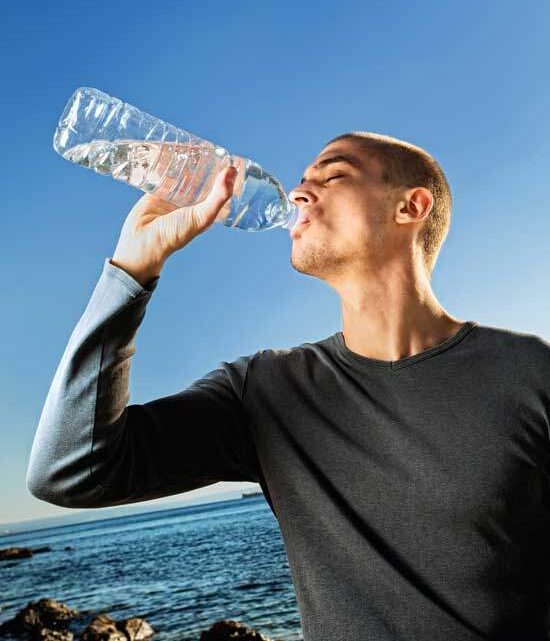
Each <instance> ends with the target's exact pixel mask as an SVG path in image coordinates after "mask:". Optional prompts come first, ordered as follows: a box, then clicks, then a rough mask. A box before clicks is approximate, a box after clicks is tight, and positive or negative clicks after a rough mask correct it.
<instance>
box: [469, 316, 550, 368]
mask: <svg viewBox="0 0 550 641" xmlns="http://www.w3.org/2000/svg"><path fill="white" fill-rule="evenodd" d="M476 330H477V331H476V334H475V342H477V344H478V345H479V347H480V348H483V350H488V351H489V352H490V353H491V354H492V355H493V356H494V357H495V358H499V359H500V360H501V361H502V364H503V365H504V364H505V363H509V364H510V365H511V366H519V367H532V366H534V367H540V368H548V370H549V373H550V342H549V341H548V340H547V339H546V338H544V337H543V336H539V335H538V334H535V333H531V332H523V331H519V330H514V329H510V328H506V327H496V326H491V325H478V326H477V327H476Z"/></svg>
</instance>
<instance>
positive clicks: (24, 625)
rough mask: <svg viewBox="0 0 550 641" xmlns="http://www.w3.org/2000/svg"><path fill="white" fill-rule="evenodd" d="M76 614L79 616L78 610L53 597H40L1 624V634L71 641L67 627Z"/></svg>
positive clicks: (33, 638)
mask: <svg viewBox="0 0 550 641" xmlns="http://www.w3.org/2000/svg"><path fill="white" fill-rule="evenodd" d="M76 616H78V612H77V611H76V610H72V609H71V608H69V607H68V606H66V605H65V604H63V603H59V602H58V601H54V600H53V599H40V600H39V601H34V602H32V603H29V604H27V606H26V607H24V608H23V609H22V610H20V611H19V612H18V613H17V614H16V615H15V617H14V618H13V619H10V620H9V621H5V622H4V623H3V624H2V625H0V636H2V635H3V634H9V635H12V636H16V637H25V638H29V639H32V640H33V641H34V640H35V639H36V640H37V641H38V640H39V639H42V640H46V639H48V641H49V640H50V639H51V640H52V641H53V640H54V639H55V640H57V641H71V639H72V633H69V631H68V630H67V627H68V623H69V622H70V621H71V620H72V619H73V618H74V617H76ZM54 633H60V634H57V635H56V634H54ZM61 633H63V634H61ZM66 633H69V634H66ZM69 635H70V638H69Z"/></svg>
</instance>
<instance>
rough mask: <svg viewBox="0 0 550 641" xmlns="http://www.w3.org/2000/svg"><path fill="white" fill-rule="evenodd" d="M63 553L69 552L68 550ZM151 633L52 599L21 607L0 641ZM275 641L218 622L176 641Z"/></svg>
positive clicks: (5, 556)
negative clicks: (197, 634) (3, 640)
mask: <svg viewBox="0 0 550 641" xmlns="http://www.w3.org/2000/svg"><path fill="white" fill-rule="evenodd" d="M65 549H72V548H71V547H70V546H68V547H66V548H65ZM49 551H51V548H49V547H47V546H46V547H41V548H34V549H33V548H22V547H11V548H5V549H3V550H0V561H13V562H14V564H15V563H17V561H18V560H20V559H24V558H29V557H31V556H33V554H39V553H42V552H49ZM154 635H155V630H154V629H153V627H152V626H151V625H150V624H149V623H148V622H147V621H146V620H145V619H142V618H140V617H130V618H127V619H120V620H115V619H113V618H112V617H111V616H110V615H109V614H108V613H107V612H91V611H80V612H79V611H77V610H75V609H73V608H70V607H69V606H68V605H66V604H64V603H60V602H58V601H56V600H54V599H50V598H43V599H39V600H38V601H32V602H30V603H28V604H27V605H26V606H25V607H23V608H22V609H21V610H20V611H19V612H18V613H17V614H16V615H15V617H13V618H12V619H9V620H8V621H4V623H2V624H0V639H5V640H6V641H9V640H14V641H15V640H21V641H77V640H78V641H144V640H146V639H147V640H149V639H150V640H151V641H154ZM236 640H238V641H276V640H275V639H271V638H269V637H266V636H264V635H262V634H260V633H259V632H257V631H256V630H254V629H253V628H250V627H248V626H246V625H244V624H243V623H241V622H240V621H233V620H228V619H221V620H220V621H216V622H215V623H214V624H213V625H212V626H211V627H210V628H209V629H208V630H204V631H203V632H201V635H200V637H199V639H198V640H197V639H191V638H188V637H185V638H181V639H180V641H236Z"/></svg>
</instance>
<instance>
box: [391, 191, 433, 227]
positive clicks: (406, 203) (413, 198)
mask: <svg viewBox="0 0 550 641" xmlns="http://www.w3.org/2000/svg"><path fill="white" fill-rule="evenodd" d="M433 203H434V199H433V195H432V192H431V191H430V190H429V189H426V188H425V187H414V188H413V189H409V190H408V191H406V192H405V193H404V194H403V197H402V199H400V200H399V203H398V212H397V215H396V217H395V220H396V222H398V223H411V222H415V223H420V222H422V221H423V220H425V219H426V218H427V217H428V214H429V213H430V211H431V210H432V208H433Z"/></svg>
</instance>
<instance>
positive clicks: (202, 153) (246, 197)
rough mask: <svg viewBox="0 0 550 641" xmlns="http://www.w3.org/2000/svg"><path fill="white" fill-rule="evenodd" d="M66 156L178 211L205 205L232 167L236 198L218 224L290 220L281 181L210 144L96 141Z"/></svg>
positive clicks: (257, 225)
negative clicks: (219, 178)
mask: <svg viewBox="0 0 550 641" xmlns="http://www.w3.org/2000/svg"><path fill="white" fill-rule="evenodd" d="M63 157H64V158H66V159H67V160H70V161H71V162H74V163H76V164H79V165H82V166H83V167H88V168H90V169H94V170H95V171H96V172H97V173H99V174H105V175H111V176H113V178H116V179H117V180H120V181H122V182H125V183H127V184H129V185H132V186H133V187H137V188H138V189H141V190H143V191H146V192H154V193H155V195H158V196H159V197H160V198H162V199H164V200H167V201H169V202H172V203H173V204H175V205H177V206H178V207H183V206H187V205H193V204H196V203H199V202H202V201H203V200H204V199H205V198H206V197H207V196H208V194H209V193H210V191H211V190H212V187H213V185H214V181H215V179H216V176H217V174H218V173H219V172H220V171H221V170H222V169H223V168H224V167H225V166H227V165H228V164H230V163H233V164H234V165H235V166H236V167H237V171H238V173H237V178H236V180H235V185H234V187H233V196H232V197H231V199H230V200H229V201H228V202H227V203H226V205H224V207H223V208H222V210H221V211H220V214H219V215H218V218H217V219H216V220H218V221H219V222H222V223H223V224H225V225H227V226H229V227H239V228H241V229H248V230H251V231H257V230H260V229H266V228H269V227H272V226H275V225H280V224H282V223H284V221H285V220H287V219H288V215H289V214H288V210H289V201H288V198H287V196H286V194H285V192H284V190H283V188H282V186H281V184H280V183H279V181H277V180H276V179H275V178H273V176H271V175H270V174H268V173H267V172H265V171H264V170H263V169H262V167H261V166H260V165H258V164H256V163H254V162H253V161H251V160H248V159H245V158H241V157H240V156H230V155H229V154H228V152H227V150H226V149H224V148H223V147H216V146H214V145H212V144H210V143H208V142H205V143H204V144H183V143H167V142H161V141H150V140H114V141H109V140H93V141H92V142H88V143H82V144H79V145H75V146H74V147H71V148H70V149H68V150H66V151H65V152H64V153H63ZM251 203H253V204H254V206H253V207H250V205H251ZM290 207H292V206H290Z"/></svg>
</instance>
